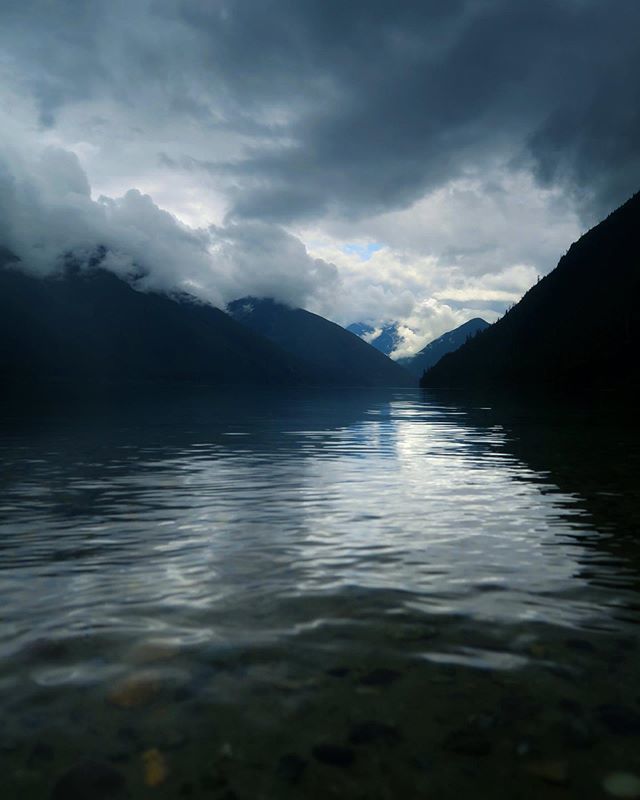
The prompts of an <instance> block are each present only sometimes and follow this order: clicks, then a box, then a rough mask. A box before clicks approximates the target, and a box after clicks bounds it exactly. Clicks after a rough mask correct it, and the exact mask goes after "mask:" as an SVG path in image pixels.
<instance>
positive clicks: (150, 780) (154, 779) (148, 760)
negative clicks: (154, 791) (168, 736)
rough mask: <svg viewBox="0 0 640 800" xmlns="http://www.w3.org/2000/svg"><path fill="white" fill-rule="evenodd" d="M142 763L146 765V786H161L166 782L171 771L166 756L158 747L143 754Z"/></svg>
mask: <svg viewBox="0 0 640 800" xmlns="http://www.w3.org/2000/svg"><path fill="white" fill-rule="evenodd" d="M142 763H143V765H144V782H145V785H146V786H151V787H155V786H160V784H162V783H164V782H165V781H166V779H167V775H168V774H169V769H168V768H167V763H166V761H165V760H164V756H163V755H162V753H161V752H160V751H159V750H158V749H157V748H156V747H152V748H151V749H150V750H145V752H144V753H143V754H142Z"/></svg>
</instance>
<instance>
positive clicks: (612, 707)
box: [597, 703, 640, 736]
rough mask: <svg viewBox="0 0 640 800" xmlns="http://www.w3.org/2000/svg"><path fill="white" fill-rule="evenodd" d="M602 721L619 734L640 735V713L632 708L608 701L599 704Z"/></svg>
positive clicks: (598, 711) (598, 709)
mask: <svg viewBox="0 0 640 800" xmlns="http://www.w3.org/2000/svg"><path fill="white" fill-rule="evenodd" d="M597 713H598V717H599V719H600V721H601V722H602V723H604V725H606V727H607V728H608V729H609V730H610V731H611V733H614V734H616V735H617V736H640V714H638V713H637V712H636V711H633V709H631V708H627V707H625V706H620V705H616V704H614V703H607V704H606V705H601V706H598V708H597Z"/></svg>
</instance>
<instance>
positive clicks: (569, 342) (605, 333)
mask: <svg viewBox="0 0 640 800" xmlns="http://www.w3.org/2000/svg"><path fill="white" fill-rule="evenodd" d="M639 230H640V193H638V194H636V195H634V196H633V197H632V198H631V199H630V200H628V201H627V202H626V203H625V204H624V205H623V206H621V207H620V208H618V209H617V210H616V211H614V212H613V213H612V214H610V215H609V216H608V217H607V218H606V219H605V220H604V221H603V222H601V223H600V224H599V225H596V226H595V227H594V228H592V229H591V230H590V231H589V232H588V233H586V234H585V235H584V236H582V237H581V238H580V239H579V240H578V241H577V242H575V243H574V244H573V245H571V247H570V248H569V251H568V252H567V253H566V254H565V255H564V256H563V257H562V258H561V259H560V261H559V263H558V266H557V267H556V268H555V269H554V270H553V271H552V272H551V273H549V275H547V276H546V277H545V278H543V279H542V280H540V281H539V283H538V284H536V285H535V286H534V287H533V288H532V289H530V290H529V291H528V292H527V293H526V294H525V296H524V297H523V298H522V300H521V301H520V302H519V303H518V304H517V305H516V306H515V307H513V308H512V309H511V310H510V311H508V312H507V314H506V315H505V316H504V317H503V318H502V319H500V320H499V321H498V322H496V323H495V324H494V325H492V326H491V327H490V328H489V329H488V330H486V331H485V332H484V333H482V335H480V336H478V337H477V338H474V339H471V340H469V341H468V342H467V343H466V344H465V345H463V346H462V347H461V348H460V349H459V350H458V351H457V352H455V353H451V354H449V355H446V356H444V358H442V360H441V361H440V362H439V363H438V364H437V365H436V366H434V367H433V368H432V369H430V370H429V371H428V372H427V373H426V375H425V376H424V378H423V380H422V381H421V386H424V387H463V386H465V387H510V386H525V385H526V386H536V387H540V388H556V387H557V388H566V389H574V390H575V389H582V388H585V389H603V390H607V389H618V390H623V391H631V390H632V388H633V387H634V386H636V385H637V383H638V380H639V379H640V366H639V365H640V358H639V357H638V354H639V352H640V328H639V326H638V296H639V293H640V256H639V251H638V231H639Z"/></svg>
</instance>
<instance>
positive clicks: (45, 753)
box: [29, 742, 53, 761]
mask: <svg viewBox="0 0 640 800" xmlns="http://www.w3.org/2000/svg"><path fill="white" fill-rule="evenodd" d="M52 758H53V747H51V745H50V744H47V743H46V742H36V744H35V745H34V746H33V748H32V750H31V755H30V756H29V761H33V760H38V759H39V760H42V761H51V759H52Z"/></svg>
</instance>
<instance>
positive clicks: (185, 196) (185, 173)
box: [0, 0, 640, 338]
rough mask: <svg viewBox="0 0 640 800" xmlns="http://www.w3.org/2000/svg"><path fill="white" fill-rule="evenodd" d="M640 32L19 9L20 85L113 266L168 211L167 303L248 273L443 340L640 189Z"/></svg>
mask: <svg viewBox="0 0 640 800" xmlns="http://www.w3.org/2000/svg"><path fill="white" fill-rule="evenodd" d="M638 29H640V6H639V5H638V3H637V2H635V0H616V2H615V3H606V4H605V3H602V2H597V1H596V0H540V1H539V2H536V3H525V2H513V0H422V1H421V2H417V0H414V2H408V0H405V1H404V2H403V1H402V0H400V1H398V0H396V2H393V3H391V2H381V1H380V0H367V1H366V2H365V1H364V0H352V1H351V2H348V3H345V2H337V0H255V1H253V0H245V1H244V2H230V0H206V1H205V0H199V1H196V0H153V1H152V0H127V2H124V0H113V2H110V3H100V4H99V3H89V2H80V1H79V0H74V1H72V0H59V2H56V3H55V4H52V3H50V2H46V0H22V1H21V2H4V3H3V4H2V9H1V10H0V46H1V49H2V53H3V56H2V59H1V60H0V88H1V89H2V93H3V98H4V108H5V111H6V112H7V113H8V114H9V115H10V116H11V118H12V124H13V126H14V127H16V126H18V127H19V126H22V127H23V128H24V129H25V130H28V136H27V140H29V141H32V142H33V147H34V152H35V148H40V151H43V148H44V149H46V148H51V147H54V148H58V150H59V151H66V152H67V153H72V154H75V156H76V157H77V159H78V165H79V167H78V169H79V170H80V171H79V172H77V175H76V179H77V180H78V181H79V182H80V183H82V181H83V180H84V181H86V183H83V185H82V189H81V191H79V192H78V194H79V195H84V196H85V198H89V200H91V197H90V195H89V192H92V193H93V198H94V199H93V200H91V202H92V203H97V204H98V205H99V206H100V211H99V212H96V210H95V209H93V211H91V213H89V214H88V217H87V218H92V219H94V222H93V223H92V224H94V225H97V224H98V223H97V222H96V221H95V220H96V219H97V218H100V219H101V220H103V221H104V219H105V217H109V218H110V219H111V222H110V223H109V224H111V225H112V229H111V230H112V239H113V240H114V250H116V249H118V247H119V248H120V251H122V252H124V249H125V245H127V241H126V237H125V241H120V239H119V237H120V234H116V233H114V231H115V228H116V227H117V228H118V230H121V229H123V228H126V224H125V221H124V216H123V215H124V213H125V209H126V211H127V213H129V212H131V213H132V214H133V216H136V214H138V213H139V212H140V209H141V204H144V203H146V202H148V203H151V204H152V205H153V207H154V208H155V209H156V212H154V213H158V214H161V211H160V209H161V208H166V209H168V210H169V211H170V212H171V219H172V221H173V222H172V224H173V228H172V230H173V231H174V233H175V235H176V240H177V241H178V240H179V241H181V242H182V245H181V247H182V250H181V251H180V249H178V251H177V252H178V253H179V252H181V253H182V256H181V257H179V258H176V259H175V260H174V262H173V265H171V264H170V262H171V259H172V258H173V256H172V255H171V253H172V249H171V246H169V239H170V237H169V236H168V234H167V238H166V246H165V255H164V261H163V260H162V258H161V257H160V256H159V262H162V263H165V262H166V264H167V266H166V267H160V266H159V267H158V268H157V272H158V274H162V279H159V280H160V282H161V283H162V284H163V285H164V284H166V283H168V282H171V280H174V281H177V282H178V283H179V282H181V281H182V282H184V281H185V280H187V281H195V282H196V283H199V284H200V285H203V283H204V285H205V286H206V287H207V288H206V290H205V293H206V292H208V293H209V297H210V298H211V300H212V301H213V302H222V299H224V298H226V297H227V296H228V294H229V292H232V291H233V289H232V288H231V287H232V285H233V279H232V278H231V277H230V276H231V275H232V274H233V273H235V272H236V271H237V274H238V275H241V276H242V277H241V278H239V279H238V291H239V290H240V287H243V289H247V291H251V292H252V293H256V292H258V291H272V293H273V294H275V295H278V294H280V296H281V298H283V299H284V298H285V296H287V297H288V298H289V300H290V301H292V302H294V301H295V302H300V301H302V300H304V301H305V302H306V303H307V305H309V306H311V307H314V308H315V309H316V310H319V311H321V312H323V313H332V314H333V318H336V319H337V320H338V321H341V322H348V321H350V319H351V320H352V319H355V318H360V317H368V318H369V319H370V320H372V321H376V322H382V321H384V318H387V319H390V318H391V317H392V316H393V315H394V314H396V315H397V314H404V315H405V316H404V319H405V320H408V319H409V318H417V317H420V318H421V319H423V320H424V319H431V320H432V322H433V324H431V323H429V324H428V325H423V331H422V333H421V336H422V338H424V337H425V336H427V335H428V334H434V335H435V334H437V333H440V332H442V331H441V330H438V325H439V324H437V323H436V321H435V320H436V317H437V316H438V315H437V314H435V312H433V307H434V303H435V304H436V305H437V310H438V313H440V312H443V313H444V311H446V312H447V314H449V312H450V314H449V316H450V317H451V320H449V321H453V322H455V321H458V320H460V321H463V318H464V317H465V315H467V314H468V313H471V312H472V311H473V312H475V311H478V310H480V311H481V310H482V303H483V302H484V303H488V302H493V306H492V308H491V310H492V313H493V314H494V318H495V315H497V314H498V313H500V311H501V310H504V307H506V305H507V304H508V303H509V302H511V301H512V299H513V295H514V294H515V295H517V294H518V293H521V292H522V291H524V290H525V289H526V288H527V286H526V285H524V283H525V280H526V281H530V280H533V279H535V278H536V277H537V275H538V274H542V273H544V272H547V271H549V269H551V268H552V267H553V266H554V265H555V262H556V261H557V259H558V258H559V256H560V255H561V254H562V252H563V251H564V250H566V248H567V247H568V246H569V244H570V242H571V240H572V238H575V236H577V235H578V234H579V232H580V231H581V230H583V229H584V228H585V227H587V226H588V225H590V224H592V223H593V222H595V221H596V220H597V219H598V218H600V217H601V216H603V215H604V214H605V213H607V212H608V211H610V210H612V209H613V208H614V207H615V206H616V205H617V204H619V203H620V202H622V201H623V200H624V199H626V198H627V197H628V196H629V195H631V194H632V193H634V192H635V191H636V190H637V189H638V188H639V187H640V147H639V145H638V143H639V142H640V48H638V46H637V31H638ZM3 155H4V158H5V162H6V163H12V162H11V159H12V156H11V155H10V154H9V151H5V152H4V153H3ZM58 158H59V160H60V161H62V160H63V156H60V155H59V156H58ZM50 160H51V157H50ZM80 165H81V168H80ZM67 166H68V164H67ZM50 169H52V167H50ZM5 171H6V170H5ZM63 171H64V170H63ZM81 173H82V174H84V175H85V178H82V177H80V174H81ZM58 179H59V180H62V178H60V176H58V178H56V177H55V176H52V175H50V183H51V185H52V186H53V185H54V184H55V182H56V180H58ZM89 184H90V186H91V187H92V188H91V190H89V189H88V186H89ZM78 186H79V185H78ZM130 189H135V190H139V191H138V194H137V195H135V194H133V195H129V194H127V192H128V191H129V190H130ZM34 191H35V189H34ZM100 194H102V195H105V196H110V197H112V198H121V199H120V200H113V201H112V203H115V206H114V205H111V206H110V205H109V202H107V201H100V200H98V196H99V195H100ZM146 195H150V196H151V197H152V198H153V201H151V200H149V199H148V198H147V199H146V200H145V199H144V196H146ZM127 198H128V199H127ZM133 206H135V209H134V208H133ZM87 208H89V207H87ZM114 209H116V210H117V213H116V210H114ZM471 211H473V213H470V212H471ZM96 214H97V216H96ZM92 215H93V217H92ZM9 216H10V215H9ZM116 217H118V219H117V222H116V221H114V220H115V218H116ZM7 218H9V217H7ZM178 220H180V221H178ZM165 223H166V224H167V225H168V226H169V227H171V226H170V225H169V223H167V222H166V219H165ZM102 224H103V222H101V223H100V225H102ZM43 226H44V227H43V230H44V228H46V226H45V225H44V222H43ZM5 227H6V224H5ZM98 227H99V226H98ZM167 230H168V228H167ZM203 231H206V233H203ZM536 231H537V233H536ZM399 232H402V234H403V235H402V237H401V235H400V233H399ZM5 235H7V236H10V235H11V232H8V233H5ZM22 235H23V237H24V236H26V237H27V238H28V231H24V230H23V233H22ZM40 235H41V238H42V235H44V234H42V231H41V234H40ZM83 235H84V234H83ZM102 235H104V232H103V233H102ZM152 238H153V237H152ZM116 239H118V242H116V241H115V240H116ZM185 242H190V244H189V245H188V247H189V248H190V249H189V253H191V256H192V257H193V259H195V260H193V259H192V257H191V256H189V257H187V256H186V255H185V251H184V247H186V245H185V244H184V243H185ZM260 243H264V246H263V244H260ZM372 243H373V244H375V246H376V249H375V254H374V255H373V256H372V257H368V255H367V258H364V259H363V258H360V257H358V252H365V251H354V250H353V249H351V250H349V249H348V247H350V246H351V245H353V244H356V245H358V244H360V245H362V246H363V247H365V248H366V247H368V246H370V245H371V244H372ZM25 246H26V245H25ZM127 246H128V245H127ZM278 247H282V258H281V259H280V261H279V266H276V262H278V257H277V249H278ZM229 248H231V249H232V250H233V252H234V257H233V258H231V257H230V256H229V255H228V252H229ZM199 249H204V251H206V257H205V260H204V261H203V262H202V263H203V264H206V268H205V267H202V265H201V266H200V267H197V266H193V267H192V268H189V267H188V266H185V265H188V264H192V263H193V264H194V265H195V264H196V262H198V258H200V256H198V257H196V256H195V255H193V254H195V253H197V252H198V251H199ZM192 251H193V252H192ZM366 252H367V254H368V251H366ZM354 253H355V254H354ZM154 256H155V253H154ZM132 257H134V258H139V256H138V255H136V253H132ZM254 258H255V262H253V263H251V264H250V263H249V262H251V261H252V259H254ZM332 264H335V268H334V267H333V266H332ZM230 265H231V266H230ZM185 270H186V272H185V274H182V272H181V271H185ZM336 270H337V273H336ZM514 270H515V271H514ZM205 274H206V275H207V280H206V281H205V280H204V278H203V275H205ZM194 275H195V276H197V277H196V278H194V277H193V276H194ZM212 275H213V276H214V277H213V278H212V277H211V276H212ZM403 275H404V278H403ZM501 275H502V276H510V277H508V278H505V279H504V281H503V282H502V284H501V286H496V281H497V282H498V283H500V280H501V279H500V278H499V276H501ZM515 275H518V276H520V277H519V280H520V281H521V283H520V284H518V285H517V286H515V285H514V276H515ZM337 276H338V277H337ZM524 276H526V279H525V277H524ZM516 283H517V281H516ZM276 284H277V285H276ZM287 286H288V287H289V288H287ZM338 287H339V288H338ZM474 287H475V289H474ZM504 287H507V288H504ZM509 287H511V288H509ZM474 291H475V295H474V294H473V292H474ZM492 292H493V294H491V293H492ZM500 292H502V293H503V294H502V295H501V294H500ZM505 292H506V293H507V294H509V298H511V299H506V295H504V293H505ZM490 297H493V298H494V299H495V298H501V297H502V300H498V299H495V301H490V300H488V299H487V298H490ZM456 298H458V300H456ZM460 298H468V300H467V301H464V302H467V305H460V303H462V302H463V301H462V300H461V299H460ZM482 298H484V300H483V299H482ZM516 299H517V297H516ZM438 303H439V304H440V305H438ZM443 303H444V304H445V306H446V308H444V307H443V306H442V304H443ZM501 303H502V305H501ZM479 306H480V307H479ZM430 308H431V309H432V311H429V309H430ZM447 309H448V311H447ZM434 314H435V316H434ZM445 316H446V314H445ZM416 324H417V323H416ZM442 324H444V321H442ZM447 324H448V323H447Z"/></svg>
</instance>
